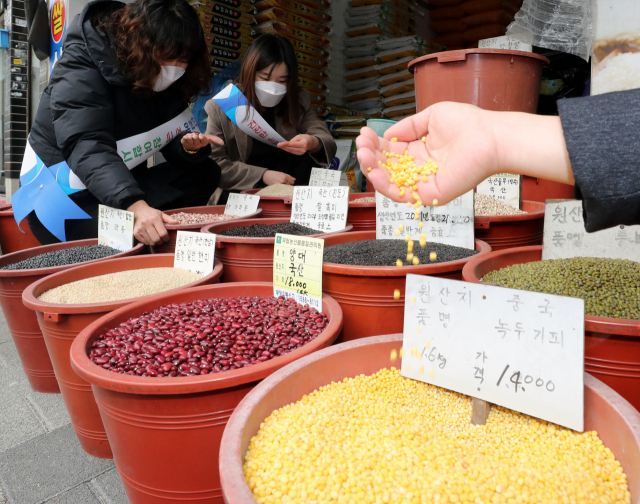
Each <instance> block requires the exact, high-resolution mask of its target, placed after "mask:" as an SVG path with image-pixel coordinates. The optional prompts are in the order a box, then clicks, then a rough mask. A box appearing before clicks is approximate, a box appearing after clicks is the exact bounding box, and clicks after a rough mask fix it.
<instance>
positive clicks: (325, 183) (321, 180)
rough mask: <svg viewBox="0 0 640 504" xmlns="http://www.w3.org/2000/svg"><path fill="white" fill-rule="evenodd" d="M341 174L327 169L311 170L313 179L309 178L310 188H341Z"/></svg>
mask: <svg viewBox="0 0 640 504" xmlns="http://www.w3.org/2000/svg"><path fill="white" fill-rule="evenodd" d="M341 174H342V172H340V171H338V170H329V169H327V168H311V177H310V178H309V186H314V187H332V186H339V185H340V176H341Z"/></svg>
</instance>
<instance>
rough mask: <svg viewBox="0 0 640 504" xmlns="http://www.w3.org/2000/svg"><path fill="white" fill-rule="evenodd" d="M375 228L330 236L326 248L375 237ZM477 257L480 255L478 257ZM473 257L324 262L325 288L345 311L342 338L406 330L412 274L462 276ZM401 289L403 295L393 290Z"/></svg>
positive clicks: (481, 246)
mask: <svg viewBox="0 0 640 504" xmlns="http://www.w3.org/2000/svg"><path fill="white" fill-rule="evenodd" d="M375 238H376V232H375V231H359V232H357V233H347V234H344V235H334V236H327V237H326V238H325V239H324V248H325V250H326V249H327V247H330V246H332V245H338V244H340V243H347V242H353V241H362V240H375ZM427 246H428V245H427ZM476 250H477V251H478V252H479V253H480V254H487V253H488V252H490V251H491V247H490V246H489V245H487V244H486V243H485V242H483V241H480V240H476ZM474 257H476V256H474ZM469 259H470V258H467V259H460V260H458V261H450V262H446V263H436V264H420V265H418V266H403V267H402V268H398V267H397V266H350V265H345V264H331V263H327V262H325V263H324V264H323V265H322V291H323V292H326V293H327V294H329V295H330V296H331V297H333V298H334V299H335V300H336V301H337V302H338V303H340V306H341V307H342V311H343V313H344V327H343V329H342V335H341V336H340V341H349V340H353V339H358V338H366V337H367V336H378V335H380V334H390V333H397V332H399V331H402V327H403V324H404V288H405V283H406V277H407V274H408V273H414V274H416V275H431V276H438V277H443V278H453V279H454V280H461V279H462V267H463V266H464V265H465V264H466V263H467V261H469ZM396 289H398V290H400V298H399V299H394V298H393V293H394V291H395V290H396Z"/></svg>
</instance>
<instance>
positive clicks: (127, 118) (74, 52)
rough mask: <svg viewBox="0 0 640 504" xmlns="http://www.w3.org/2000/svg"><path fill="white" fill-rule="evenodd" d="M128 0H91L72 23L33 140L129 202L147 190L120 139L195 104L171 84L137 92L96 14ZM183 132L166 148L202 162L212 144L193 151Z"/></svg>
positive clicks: (114, 201) (181, 158)
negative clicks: (122, 150)
mask: <svg viewBox="0 0 640 504" xmlns="http://www.w3.org/2000/svg"><path fill="white" fill-rule="evenodd" d="M123 6H124V4H123V3H121V2H115V1H111V0H98V1H95V2H91V3H89V4H87V5H86V6H85V7H84V9H83V10H82V12H81V13H80V14H78V15H77V16H76V17H75V18H74V19H73V20H72V22H71V24H70V26H69V28H68V31H67V34H66V36H65V41H64V45H63V52H62V56H61V57H60V59H59V60H58V62H57V63H56V65H55V67H54V69H53V72H52V73H51V78H50V81H49V85H48V86H47V88H46V89H45V91H44V93H43V94H42V99H41V101H40V105H39V106H38V111H37V113H36V117H35V121H34V124H33V126H32V128H31V133H30V135H29V143H30V144H31V147H32V148H33V150H34V151H35V152H36V154H37V155H38V156H39V157H40V159H42V161H43V162H44V164H45V165H47V166H52V165H55V164H57V163H60V162H62V161H65V160H66V161H67V163H68V164H69V167H70V168H71V170H72V171H73V173H75V174H76V175H77V176H78V178H79V179H80V180H81V181H82V183H83V184H84V185H85V186H86V187H87V190H89V192H91V193H92V194H93V195H94V196H95V197H96V198H97V199H98V200H99V201H100V202H101V203H102V204H105V205H108V206H110V207H113V208H121V209H125V208H127V207H128V206H129V205H131V204H132V203H134V202H136V201H138V200H140V199H145V198H146V195H145V193H144V191H142V190H141V188H140V186H139V185H138V183H137V182H136V179H135V176H134V174H133V173H131V172H130V171H129V170H128V169H127V166H126V165H125V164H124V162H123V161H122V158H121V157H120V156H119V155H118V152H117V149H116V142H117V141H118V140H121V139H124V138H128V137H131V136H133V135H137V134H140V133H145V132H147V131H149V130H152V129H153V128H156V127H158V126H160V125H161V124H164V123H166V122H167V121H169V120H171V119H173V118H174V117H176V116H177V115H178V114H180V113H181V112H182V111H184V110H185V109H186V108H187V103H185V102H184V101H183V100H182V99H181V98H180V97H178V96H177V95H176V93H175V92H172V89H171V87H170V88H169V89H167V90H166V91H163V92H161V93H153V94H152V95H151V96H149V97H140V96H137V95H134V94H133V93H132V87H131V84H130V83H129V82H128V81H127V79H126V78H125V76H124V75H123V73H122V70H121V68H120V65H119V64H118V61H117V58H116V54H115V50H114V48H113V47H112V45H111V43H110V41H109V38H108V37H107V36H106V35H105V34H104V33H102V32H101V31H99V30H97V29H96V28H94V26H93V24H92V19H93V18H94V17H96V16H100V15H102V14H104V13H107V12H109V11H112V10H114V9H118V8H122V7H123ZM184 134H185V132H183V133H181V134H180V135H178V136H176V137H175V138H174V139H173V141H171V142H169V143H168V144H167V145H166V146H165V147H164V148H163V149H162V151H161V152H162V154H163V156H164V157H165V159H166V160H167V161H168V162H169V163H171V164H180V163H184V162H197V161H199V160H201V159H203V158H205V157H207V156H208V155H209V154H210V153H211V148H210V147H208V146H207V147H205V148H203V149H200V150H199V151H198V152H197V153H196V154H193V155H191V154H187V153H186V152H185V151H184V149H183V148H182V145H181V143H180V139H181V138H182V136H183V135H184Z"/></svg>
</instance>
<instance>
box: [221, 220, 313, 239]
mask: <svg viewBox="0 0 640 504" xmlns="http://www.w3.org/2000/svg"><path fill="white" fill-rule="evenodd" d="M277 233H281V234H288V235H296V236H309V235H317V234H321V233H322V231H318V230H317V229H311V228H308V227H305V226H301V225H300V224H294V223H293V222H279V223H278V224H254V225H253V226H242V227H236V228H231V229H227V230H226V231H223V232H222V233H220V234H221V235H222V236H239V237H247V238H273V237H274V236H275V235H276V234H277Z"/></svg>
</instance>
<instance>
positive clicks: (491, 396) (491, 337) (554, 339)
mask: <svg viewBox="0 0 640 504" xmlns="http://www.w3.org/2000/svg"><path fill="white" fill-rule="evenodd" d="M414 300H415V301H414ZM402 345H403V349H404V356H403V358H402V375H403V376H406V377H408V378H413V379H415V380H420V381H423V382H426V383H431V384H433V385H437V386H439V387H444V388H447V389H450V390H455V391H456V392H460V393H462V394H466V395H469V396H472V397H477V398H478V399H482V400H485V401H489V402H491V403H494V404H499V405H500V406H504V407H507V408H511V409H513V410H516V411H520V412H522V413H526V414H527V415H531V416H534V417H537V418H541V419H543V420H547V421H549V422H553V423H556V424H559V425H564V426H565V427H569V428H570V429H574V430H577V431H583V430H584V425H583V420H584V397H583V394H584V300H583V299H578V298H571V297H564V296H555V295H551V294H542V293H538V292H529V291H521V290H516V289H507V288H504V287H496V286H492V285H483V284H474V283H467V282H461V281H458V280H448V279H445V278H438V277H432V276H420V275H413V274H409V275H407V283H406V289H405V311H404V338H403V342H402Z"/></svg>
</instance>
